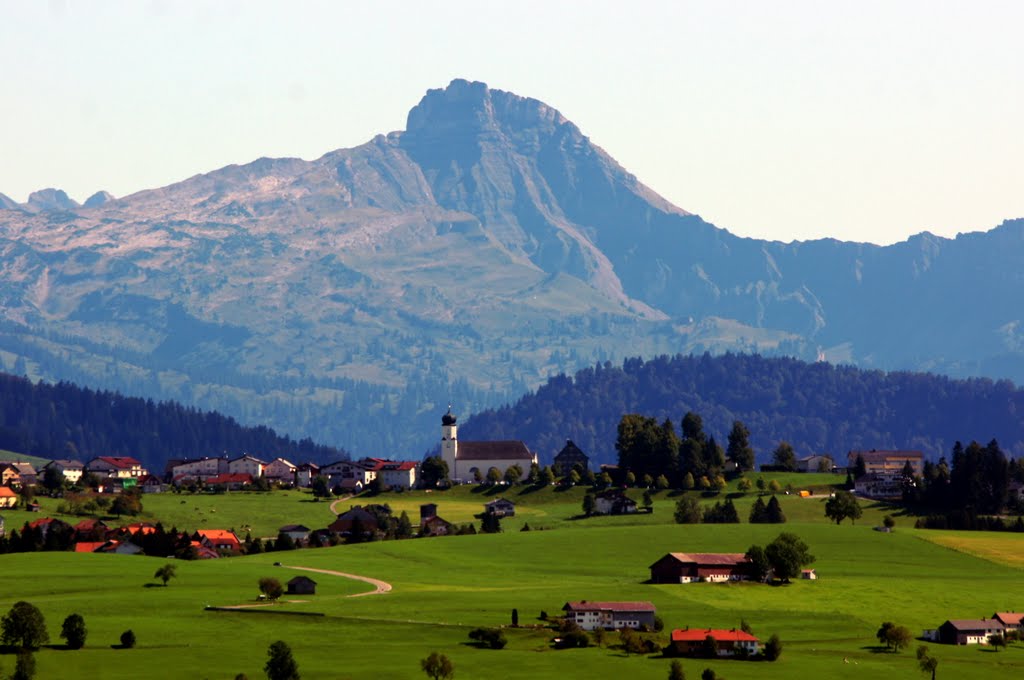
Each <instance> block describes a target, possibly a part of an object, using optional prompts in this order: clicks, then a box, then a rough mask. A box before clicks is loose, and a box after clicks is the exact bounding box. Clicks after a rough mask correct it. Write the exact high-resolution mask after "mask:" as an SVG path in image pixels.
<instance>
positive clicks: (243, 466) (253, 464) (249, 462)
mask: <svg viewBox="0 0 1024 680" xmlns="http://www.w3.org/2000/svg"><path fill="white" fill-rule="evenodd" d="M266 467H267V464H266V463H265V462H263V461H262V460H260V459H259V458H254V457H253V456H250V455H249V454H245V455H243V456H239V457H238V458H234V459H232V460H229V461H228V472H229V473H230V474H233V475H249V476H250V477H252V478H253V479H258V478H259V477H262V476H263V470H264V469H265V468H266Z"/></svg>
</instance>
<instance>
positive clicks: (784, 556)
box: [764, 532, 814, 582]
mask: <svg viewBox="0 0 1024 680" xmlns="http://www.w3.org/2000/svg"><path fill="white" fill-rule="evenodd" d="M764 554H765V557H767V558H768V563H769V564H771V567H772V573H773V575H774V577H775V578H777V579H781V580H782V581H783V582H788V581H789V580H790V579H792V578H796V577H797V576H799V574H800V570H801V569H802V568H803V567H805V566H807V565H808V564H811V563H812V562H814V555H811V554H810V552H808V547H807V544H806V543H804V542H803V541H802V540H801V539H800V537H799V536H797V535H796V534H791V533H786V532H783V533H781V534H779V535H778V536H777V537H776V538H775V540H774V541H772V542H771V543H769V544H768V545H767V546H765V549H764Z"/></svg>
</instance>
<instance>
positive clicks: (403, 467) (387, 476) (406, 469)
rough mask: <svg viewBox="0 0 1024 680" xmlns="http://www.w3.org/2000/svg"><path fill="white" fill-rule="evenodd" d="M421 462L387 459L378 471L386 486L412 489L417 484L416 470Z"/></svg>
mask: <svg viewBox="0 0 1024 680" xmlns="http://www.w3.org/2000/svg"><path fill="white" fill-rule="evenodd" d="M418 467H419V463H417V462H416V461H414V460H402V461H397V462H396V461H390V460H389V461H387V462H385V463H384V464H383V465H381V468H380V470H379V472H378V473H377V474H378V476H379V477H380V481H381V483H382V484H384V485H385V486H390V487H392V488H395V489H411V488H413V487H414V486H416V471H417V469H418Z"/></svg>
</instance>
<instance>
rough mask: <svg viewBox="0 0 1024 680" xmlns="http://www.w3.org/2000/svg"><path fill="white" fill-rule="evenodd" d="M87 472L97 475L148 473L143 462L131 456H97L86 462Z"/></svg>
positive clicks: (133, 475) (137, 475) (121, 477)
mask: <svg viewBox="0 0 1024 680" xmlns="http://www.w3.org/2000/svg"><path fill="white" fill-rule="evenodd" d="M85 470H86V472H91V473H92V474H94V475H96V476H97V477H116V478H118V479H125V478H129V477H134V478H138V477H144V476H145V475H147V474H148V473H147V472H146V469H145V468H143V467H142V463H140V462H139V461H137V460H136V459H134V458H132V457H130V456H97V457H96V458H93V459H92V460H90V461H89V462H88V463H86V464H85Z"/></svg>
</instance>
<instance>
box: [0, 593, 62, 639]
mask: <svg viewBox="0 0 1024 680" xmlns="http://www.w3.org/2000/svg"><path fill="white" fill-rule="evenodd" d="M49 641H50V635H49V633H47V632H46V620H45V619H44V618H43V613H42V612H41V611H39V609H38V608H37V607H36V606H35V605H33V604H30V603H28V602H25V601H19V602H15V603H14V605H13V606H12V607H11V609H10V611H8V612H7V614H5V615H4V618H3V620H2V621H0V643H2V644H5V645H10V646H12V647H20V648H21V649H36V648H38V647H39V646H40V645H45V644H46V643H47V642H49Z"/></svg>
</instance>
